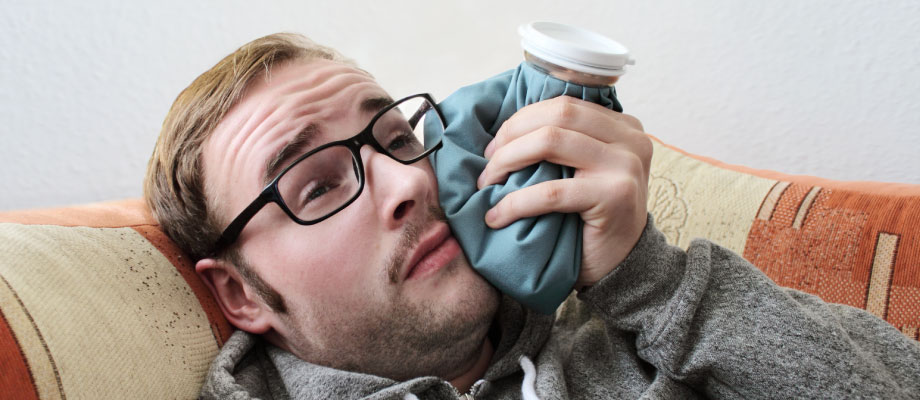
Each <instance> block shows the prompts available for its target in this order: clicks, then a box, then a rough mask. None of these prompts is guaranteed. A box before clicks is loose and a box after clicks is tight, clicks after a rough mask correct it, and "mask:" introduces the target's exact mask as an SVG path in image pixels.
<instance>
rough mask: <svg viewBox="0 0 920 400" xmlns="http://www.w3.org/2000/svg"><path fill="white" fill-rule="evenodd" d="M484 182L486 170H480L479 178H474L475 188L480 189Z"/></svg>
mask: <svg viewBox="0 0 920 400" xmlns="http://www.w3.org/2000/svg"><path fill="white" fill-rule="evenodd" d="M485 182H486V171H482V173H481V174H479V178H477V179H476V188H477V189H482V187H483V186H484V185H483V184H484V183H485Z"/></svg>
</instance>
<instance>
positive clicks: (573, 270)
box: [425, 24, 625, 314]
mask: <svg viewBox="0 0 920 400" xmlns="http://www.w3.org/2000/svg"><path fill="white" fill-rule="evenodd" d="M532 25H533V24H532ZM525 38H526V36H525ZM524 47H525V50H527V45H526V44H525V46H524ZM621 47H622V46H621ZM624 50H625V48H624ZM529 53H530V52H529V51H528V52H527V53H525V54H527V56H528V60H529V61H528V62H524V63H522V64H521V65H520V66H518V67H517V68H516V69H514V70H511V71H507V72H505V73H503V74H500V75H498V76H495V77H493V78H490V79H488V80H485V81H483V82H480V83H477V84H474V85H471V86H467V87H464V88H462V89H460V90H458V91H457V92H455V93H453V94H452V95H450V96H449V97H448V98H447V99H445V100H444V101H443V102H442V103H441V104H440V108H441V111H442V112H443V114H444V117H445V119H446V120H445V128H444V131H443V133H442V132H441V129H440V127H433V126H431V127H429V126H426V127H425V135H426V136H429V137H430V138H434V137H436V136H435V135H441V136H442V144H443V147H442V148H441V149H440V150H438V151H437V152H435V153H434V154H432V155H431V156H430V158H431V162H432V166H433V167H434V170H435V174H436V176H437V178H438V194H439V196H440V202H441V206H442V207H443V208H444V211H445V213H446V214H447V218H448V221H449V223H450V226H451V228H452V230H453V233H454V235H455V237H456V238H457V240H458V241H459V242H460V245H461V247H462V248H463V250H464V252H465V253H466V256H467V257H468V258H469V260H470V263H471V264H472V266H473V268H474V269H476V270H477V271H478V272H479V273H480V274H481V275H483V276H484V277H485V278H486V279H487V280H488V281H489V282H491V283H492V284H493V285H495V286H496V287H497V288H498V289H499V290H501V291H502V292H503V293H506V294H508V295H510V296H511V297H513V298H515V299H516V300H518V301H520V302H521V303H523V304H524V305H526V306H528V307H530V308H532V309H534V310H536V311H539V312H542V313H545V314H548V313H552V312H553V311H554V310H555V309H556V307H558V306H559V304H560V303H561V302H562V301H563V300H565V297H566V296H567V295H568V293H569V292H570V291H571V290H572V287H573V285H574V284H575V282H576V280H577V278H578V273H579V270H580V267H581V242H582V221H581V218H580V217H579V216H578V214H561V213H553V214H546V215H541V216H537V217H532V218H526V219H521V220H518V221H516V222H514V223H512V224H511V225H509V226H507V227H505V228H502V229H497V230H493V229H491V228H489V227H488V226H487V225H486V224H485V213H486V212H487V211H488V210H489V209H490V208H492V207H493V206H495V204H497V203H498V202H499V200H501V199H502V198H503V197H504V196H505V195H507V194H509V193H511V192H513V191H515V190H518V189H521V188H524V187H527V186H531V185H534V184H536V183H540V182H544V181H548V180H553V179H564V178H570V177H572V176H573V174H574V170H573V169H572V168H569V167H564V166H559V165H556V164H552V163H549V162H541V163H539V164H536V165H531V166H529V167H526V168H524V169H522V170H519V171H516V172H514V173H511V174H510V175H509V176H508V179H507V181H506V182H504V183H502V184H496V185H491V186H488V187H485V188H483V189H482V190H478V189H477V188H476V180H477V178H478V177H479V174H480V173H482V171H483V169H484V168H485V166H486V163H487V162H488V160H486V159H485V158H484V157H483V152H484V151H485V148H486V146H487V145H488V144H489V142H490V141H491V140H492V139H493V138H494V137H495V133H496V132H497V131H498V129H499V127H501V125H502V123H503V122H504V121H505V120H507V119H508V118H509V117H511V115H512V114H514V113H515V112H516V111H517V110H519V109H521V108H523V107H524V106H526V105H528V104H532V103H535V102H538V101H541V100H546V99H550V98H554V97H557V96H563V95H565V96H572V97H575V98H579V99H583V100H586V101H590V102H594V103H597V104H600V105H603V106H605V107H607V108H610V109H612V110H616V111H622V107H621V106H620V103H619V102H618V101H617V98H616V91H615V89H614V88H613V87H612V86H609V84H605V85H602V86H586V85H584V84H579V83H573V82H567V81H565V80H561V79H558V78H557V77H555V76H558V75H557V74H552V75H551V74H550V73H549V72H548V71H547V69H546V68H547V67H546V65H549V66H550V68H552V67H558V64H555V63H548V64H538V63H534V62H533V61H534V60H533V59H532V54H529ZM538 60H542V61H546V56H545V55H544V56H543V57H542V58H538ZM554 61H555V62H556V63H558V62H559V59H554ZM563 61H564V60H563ZM568 65H569V66H570V67H571V66H572V65H571V63H569V64H568ZM565 69H566V70H571V68H565ZM608 72H610V71H608ZM610 73H611V74H613V75H610V76H614V77H618V76H619V75H621V74H622V70H620V71H613V72H610ZM554 75H555V76H554ZM585 75H589V76H591V74H585ZM613 80H614V81H615V78H614V79H613ZM611 83H612V82H611ZM429 140H430V139H429Z"/></svg>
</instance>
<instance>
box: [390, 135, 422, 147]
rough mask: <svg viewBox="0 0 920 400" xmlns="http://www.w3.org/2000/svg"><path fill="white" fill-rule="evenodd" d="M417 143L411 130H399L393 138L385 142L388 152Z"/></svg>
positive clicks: (413, 145)
mask: <svg viewBox="0 0 920 400" xmlns="http://www.w3.org/2000/svg"><path fill="white" fill-rule="evenodd" d="M417 144H418V139H417V138H416V137H415V135H413V134H412V132H401V133H399V134H397V135H396V136H395V137H394V138H393V140H391V141H390V143H389V144H387V150H388V151H390V152H396V151H399V150H405V149H406V147H415V146H416V145H417Z"/></svg>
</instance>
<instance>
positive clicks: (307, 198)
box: [303, 181, 339, 204]
mask: <svg viewBox="0 0 920 400" xmlns="http://www.w3.org/2000/svg"><path fill="white" fill-rule="evenodd" d="M308 186H309V187H308V189H307V190H306V193H305V194H304V198H303V203H304V204H309V203H310V202H311V201H315V200H316V199H319V198H320V197H322V196H323V195H324V194H326V193H329V192H331V191H333V190H335V188H336V187H338V186H339V185H338V184H337V183H333V182H328V181H325V182H324V181H319V182H311V183H310V185H308Z"/></svg>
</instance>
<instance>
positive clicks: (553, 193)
mask: <svg viewBox="0 0 920 400" xmlns="http://www.w3.org/2000/svg"><path fill="white" fill-rule="evenodd" d="M543 196H544V198H545V199H546V201H547V202H548V203H549V204H550V205H558V204H559V203H561V202H562V199H563V198H564V196H565V193H564V191H563V190H562V187H561V186H559V185H552V184H548V185H546V186H545V187H544V189H543Z"/></svg>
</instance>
